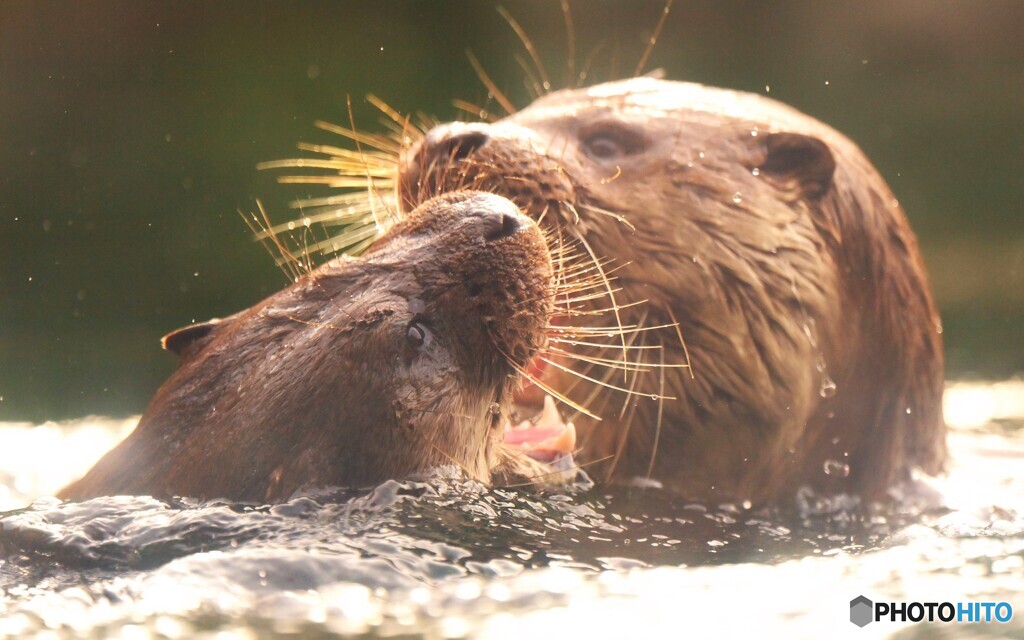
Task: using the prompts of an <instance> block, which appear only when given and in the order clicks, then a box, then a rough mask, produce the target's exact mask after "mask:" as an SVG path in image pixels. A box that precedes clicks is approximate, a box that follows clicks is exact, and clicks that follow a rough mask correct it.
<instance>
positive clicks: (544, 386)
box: [502, 352, 601, 420]
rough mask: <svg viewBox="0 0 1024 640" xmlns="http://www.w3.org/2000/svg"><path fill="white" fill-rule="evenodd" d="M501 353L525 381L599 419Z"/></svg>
mask: <svg viewBox="0 0 1024 640" xmlns="http://www.w3.org/2000/svg"><path fill="white" fill-rule="evenodd" d="M502 355H503V356H505V360H507V361H508V364H509V365H510V366H511V367H512V368H513V369H515V370H516V372H517V373H519V375H521V376H523V379H524V380H526V381H527V382H530V383H532V384H535V385H537V386H538V387H539V388H540V389H541V390H542V391H544V392H545V393H547V394H548V395H549V396H551V397H552V398H554V399H555V400H558V401H559V402H561V403H563V404H565V405H568V406H569V407H571V408H572V409H574V410H575V411H577V412H578V413H582V414H583V415H585V416H589V417H591V418H593V419H594V420H600V419H601V417H600V416H597V415H595V414H593V413H592V412H590V411H588V410H587V409H586V408H585V407H583V406H581V405H579V404H577V403H576V402H573V400H572V399H571V398H569V397H568V396H565V395H564V394H562V393H559V392H558V391H556V390H555V389H554V388H552V387H551V386H550V385H548V384H547V383H545V382H544V381H542V380H540V379H539V378H538V377H537V376H535V375H533V374H532V373H530V372H529V371H528V370H527V369H526V368H525V367H522V366H521V365H519V364H518V363H517V362H516V361H515V360H513V359H512V358H511V357H510V356H509V355H508V354H506V353H504V352H502Z"/></svg>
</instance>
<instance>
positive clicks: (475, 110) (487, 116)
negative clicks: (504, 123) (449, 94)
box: [452, 99, 498, 123]
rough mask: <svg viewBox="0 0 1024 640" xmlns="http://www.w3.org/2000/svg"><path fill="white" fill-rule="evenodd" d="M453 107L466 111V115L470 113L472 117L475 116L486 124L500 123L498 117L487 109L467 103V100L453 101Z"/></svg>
mask: <svg viewBox="0 0 1024 640" xmlns="http://www.w3.org/2000/svg"><path fill="white" fill-rule="evenodd" d="M452 106H453V107H455V108H456V109H458V110H459V111H465V112H466V113H468V114H470V115H472V116H474V117H476V118H480V119H481V120H483V121H484V122H492V123H493V122H497V121H498V116H496V115H494V114H493V113H491V112H490V111H488V110H487V109H484V108H483V107H479V106H477V105H475V104H473V103H471V102H467V101H466V100H459V99H455V100H452Z"/></svg>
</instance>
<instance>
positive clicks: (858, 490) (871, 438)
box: [396, 78, 946, 502]
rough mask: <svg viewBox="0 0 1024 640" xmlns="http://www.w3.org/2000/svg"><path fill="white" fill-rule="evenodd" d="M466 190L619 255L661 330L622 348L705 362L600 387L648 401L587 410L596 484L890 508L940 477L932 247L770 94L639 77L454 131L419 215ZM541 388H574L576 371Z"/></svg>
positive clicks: (858, 168) (420, 183) (419, 196)
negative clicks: (910, 484)
mask: <svg viewBox="0 0 1024 640" xmlns="http://www.w3.org/2000/svg"><path fill="white" fill-rule="evenodd" d="M463 188H472V189H482V190H486V191H492V192H495V193H499V194H502V195H504V196H506V197H508V198H510V199H511V200H513V201H514V202H516V203H517V204H518V205H519V206H520V207H522V208H523V209H524V210H525V211H526V212H527V213H529V214H530V215H532V216H533V217H534V218H536V219H538V220H542V223H543V224H545V225H548V226H550V227H552V228H557V229H560V230H561V232H562V233H565V234H566V235H567V236H569V237H574V238H577V239H578V240H579V241H580V242H581V243H582V244H583V245H584V246H585V247H586V248H587V250H588V251H589V252H590V253H591V254H592V255H593V256H594V257H595V264H596V260H597V258H604V257H610V258H613V259H615V261H616V262H617V263H618V264H619V265H621V267H620V268H619V270H618V271H617V273H616V274H615V277H616V278H617V279H616V281H615V283H614V284H615V287H617V288H618V289H619V291H618V292H617V293H616V294H615V295H616V302H617V309H616V310H617V312H618V314H619V316H620V321H621V322H622V324H623V325H624V326H636V327H639V328H643V327H645V326H646V327H660V328H655V329H652V330H650V331H647V332H639V330H638V332H637V333H636V334H635V340H634V341H633V342H631V343H630V344H629V345H627V344H625V342H624V343H623V345H622V351H623V353H624V354H627V355H628V354H630V353H633V354H635V355H633V356H629V357H631V358H632V359H633V360H634V361H643V360H644V358H647V360H646V362H647V364H648V365H652V366H653V365H654V364H655V363H657V364H664V363H666V362H667V363H685V364H686V365H688V366H687V367H680V368H675V369H671V368H662V369H659V370H657V371H656V373H655V374H653V375H652V374H645V375H636V376H633V377H631V376H630V375H629V374H627V375H625V376H619V377H618V378H614V377H613V376H612V375H603V380H604V381H605V382H608V383H613V384H615V385H616V386H619V387H620V388H625V389H627V391H629V392H631V394H632V395H631V399H630V400H629V401H628V402H626V403H625V404H623V403H622V401H621V399H620V398H619V397H618V396H617V395H616V394H614V393H612V392H608V391H601V390H598V391H596V392H591V393H590V395H589V398H588V400H589V401H588V402H586V403H585V404H586V405H587V407H588V408H589V409H590V410H591V412H593V413H596V414H599V416H600V417H601V418H603V420H601V421H600V422H598V421H596V420H592V419H588V418H586V416H579V417H578V423H577V426H578V427H579V430H580V438H581V452H580V456H578V457H579V458H582V459H583V460H584V461H586V460H590V461H594V462H595V463H596V464H595V466H594V469H595V470H597V473H598V475H601V471H600V469H601V468H602V467H603V468H604V475H605V477H607V478H609V479H620V480H621V479H628V478H632V477H636V476H644V477H648V478H653V479H655V480H658V481H660V482H662V483H664V484H665V485H666V486H668V487H670V488H672V489H674V490H676V491H678V492H680V493H683V494H685V495H688V496H690V497H693V498H698V499H704V500H722V499H725V500H735V501H745V500H750V501H754V502H764V501H779V500H782V501H786V500H789V499H790V498H791V497H792V496H793V494H794V492H795V491H796V490H797V489H798V488H800V487H805V486H806V487H810V488H812V489H814V490H816V491H818V492H822V493H840V492H847V493H853V494H857V495H860V496H864V497H866V498H881V497H883V496H884V495H885V494H886V491H887V490H888V489H889V488H890V487H892V486H893V485H894V484H896V483H899V482H900V481H902V480H904V479H906V478H908V477H910V476H911V472H912V471H913V470H914V469H922V470H924V471H926V472H929V473H936V472H938V471H940V470H941V468H942V466H943V463H944V460H945V457H946V447H945V425H944V423H943V419H942V411H941V398H942V388H943V366H942V344H941V336H940V333H941V325H940V323H939V319H938V315H937V312H936V309H935V306H934V304H933V302H932V298H931V294H930V292H929V287H928V283H927V278H926V275H925V272H924V268H923V264H922V260H921V257H920V254H919V251H918V248H917V242H916V239H915V237H914V235H913V233H912V232H911V230H910V227H909V225H908V223H907V221H906V218H905V216H904V213H903V211H902V209H901V208H900V206H899V204H898V203H897V201H896V199H895V197H894V196H893V194H892V193H891V191H890V190H889V188H888V186H887V185H886V184H885V182H884V180H883V179H882V177H881V176H880V175H879V174H878V173H877V171H876V170H875V169H874V168H873V167H872V165H871V163H870V162H869V161H868V159H867V158H866V157H865V155H864V154H863V153H862V152H861V151H860V149H858V148H857V146H856V145H855V144H854V143H852V142H851V141H850V140H849V139H847V138H846V137H845V136H843V135H842V134H840V133H838V132H836V131H835V130H834V129H832V128H830V127H828V126H827V125H825V124H823V123H821V122H819V121H817V120H815V119H814V118H811V117H809V116H807V115H805V114H802V113H800V112H798V111H796V110H795V109H792V108H790V107H788V106H786V105H783V104H781V103H779V102H776V101H774V100H770V99H767V98H765V97H762V96H757V95H754V94H747V93H740V92H734V91H729V90H724V89H716V88H710V87H705V86H702V85H697V84H689V83H679V82H669V81H663V80H658V79H652V78H634V79H630V80H625V81H619V82H611V83H607V84H601V85H596V86H592V87H589V88H584V89H575V90H564V91H558V92H554V93H551V94H549V95H547V96H544V97H542V98H540V99H538V100H536V101H535V102H534V103H533V104H531V105H530V106H529V107H528V108H526V109H524V110H522V111H519V112H517V113H513V114H512V115H509V116H508V117H506V118H504V119H502V120H499V121H497V122H495V123H491V124H488V123H473V124H467V123H452V124H448V125H442V126H439V127H437V128H435V129H433V130H430V131H428V132H425V135H424V136H423V137H422V139H421V140H420V141H419V142H417V143H416V144H415V145H414V146H412V148H411V149H406V150H405V152H404V153H403V155H402V157H401V158H400V159H399V160H398V168H397V190H396V191H397V193H396V197H397V199H398V201H399V203H400V204H401V206H402V207H403V208H404V209H405V210H408V209H410V208H412V207H415V206H416V205H418V204H419V203H420V202H422V201H423V200H424V199H426V198H429V197H433V196H435V195H436V194H438V193H443V192H448V191H457V190H459V189H463ZM639 301H646V303H645V304H643V305H640V306H632V307H630V306H628V305H629V304H630V303H635V302H639ZM627 346H628V347H630V349H627ZM649 346H656V347H660V351H659V350H657V349H655V350H647V351H644V350H634V349H639V347H649ZM600 353H601V354H602V355H604V356H605V357H610V356H611V355H614V354H615V353H616V349H615V348H614V346H611V347H608V348H605V349H603V350H601V351H600ZM627 355H624V356H623V358H624V359H625V358H626V357H627ZM572 366H573V367H576V368H579V364H578V363H577V364H574V365H572ZM538 375H539V377H540V379H541V380H542V381H543V382H544V383H545V385H546V386H547V387H549V388H552V389H555V390H558V391H561V392H565V393H566V394H569V393H570V392H571V391H572V389H573V388H574V384H575V383H574V381H573V377H572V376H571V375H570V374H568V373H567V372H566V371H565V368H561V367H551V366H547V367H546V368H544V370H543V373H541V374H538ZM576 382H578V381H576ZM575 388H576V392H577V398H579V385H575ZM651 397H656V398H658V399H657V400H654V399H651ZM670 398H671V399H670Z"/></svg>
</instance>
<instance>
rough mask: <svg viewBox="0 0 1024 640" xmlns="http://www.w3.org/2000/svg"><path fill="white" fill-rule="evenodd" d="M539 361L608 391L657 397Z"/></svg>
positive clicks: (551, 361) (550, 362) (543, 359)
mask: <svg viewBox="0 0 1024 640" xmlns="http://www.w3.org/2000/svg"><path fill="white" fill-rule="evenodd" d="M540 359H541V360H542V361H543V362H546V363H547V364H549V365H551V366H552V367H555V368H556V369H561V370H562V371H564V372H566V373H568V374H570V375H574V376H577V377H579V378H583V379H584V380H587V381H589V382H593V383H594V384H599V385H601V386H602V387H607V388H608V389H614V390H616V391H622V392H623V393H626V394H628V395H644V396H647V397H649V398H655V399H656V398H657V397H659V396H657V395H651V394H640V393H635V392H633V391H630V390H629V389H627V388H625V387H619V386H616V385H613V384H611V383H610V382H605V381H602V380H598V379H596V378H592V377H590V376H587V375H584V374H582V373H580V372H579V371H574V370H572V369H570V368H569V367H566V366H564V365H562V364H559V363H557V362H555V361H554V360H550V359H548V358H544V357H541V358H540ZM668 399H669V400H675V399H676V398H674V397H669V398H668Z"/></svg>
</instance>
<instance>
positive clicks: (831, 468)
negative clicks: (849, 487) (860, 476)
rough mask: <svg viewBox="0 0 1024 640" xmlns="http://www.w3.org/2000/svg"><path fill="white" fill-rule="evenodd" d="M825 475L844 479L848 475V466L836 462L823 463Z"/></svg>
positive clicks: (827, 461)
mask: <svg viewBox="0 0 1024 640" xmlns="http://www.w3.org/2000/svg"><path fill="white" fill-rule="evenodd" d="M824 468H825V475H827V476H836V477H839V478H846V477H848V476H849V475H850V465H848V464H846V463H845V462H840V461H838V460H826V461H825V465H824Z"/></svg>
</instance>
